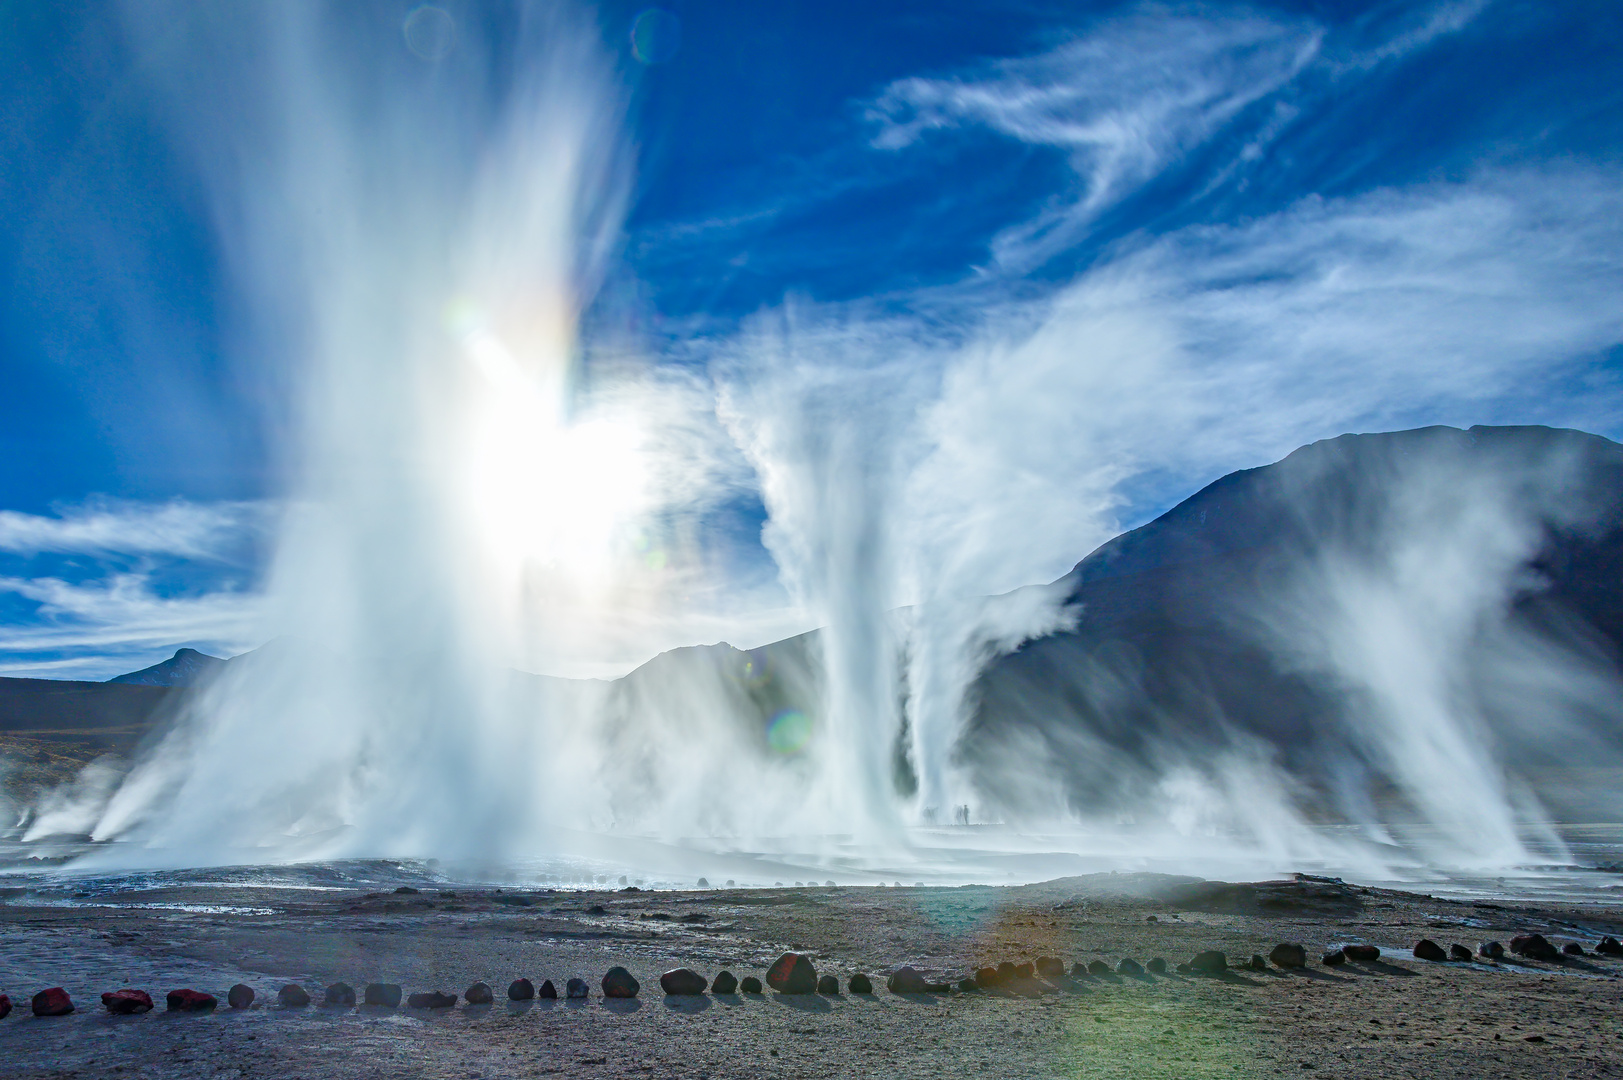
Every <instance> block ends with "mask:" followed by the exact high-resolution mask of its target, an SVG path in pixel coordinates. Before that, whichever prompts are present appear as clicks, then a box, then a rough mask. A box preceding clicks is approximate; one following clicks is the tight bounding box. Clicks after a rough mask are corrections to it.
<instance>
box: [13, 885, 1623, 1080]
mask: <svg viewBox="0 0 1623 1080" xmlns="http://www.w3.org/2000/svg"><path fill="white" fill-rule="evenodd" d="M12 880H13V882H14V884H13V885H12V886H10V887H9V888H5V889H4V890H0V992H3V993H7V994H9V995H10V996H11V998H12V1000H13V1002H14V1004H15V1005H16V1006H18V1011H15V1012H13V1014H12V1015H11V1017H10V1018H8V1019H6V1020H3V1021H0V1062H3V1063H4V1064H3V1066H0V1074H3V1075H4V1076H6V1077H8V1078H10V1077H17V1078H34V1077H81V1076H82V1077H92V1076H95V1077H105V1076H154V1077H157V1076H162V1077H194V1076H195V1077H234V1076H235V1077H278V1078H280V1077H308V1078H317V1077H340V1076H342V1077H346V1078H348V1077H380V1078H381V1077H453V1076H454V1077H492V1078H494V1077H519V1076H546V1075H554V1074H566V1075H569V1076H609V1075H612V1076H633V1077H665V1076H673V1077H674V1076H682V1077H696V1076H712V1077H732V1076H738V1077H743V1076H750V1077H762V1076H765V1077H776V1076H783V1077H801V1076H847V1075H860V1074H870V1073H879V1074H882V1075H887V1076H891V1075H894V1076H919V1077H924V1076H930V1077H940V1076H946V1075H951V1076H966V1075H968V1076H999V1077H1003V1076H1008V1077H1113V1076H1120V1077H1128V1076H1131V1077H1179V1078H1185V1077H1217V1076H1221V1077H1251V1076H1278V1075H1290V1076H1302V1075H1309V1074H1311V1075H1315V1076H1370V1077H1374V1076H1380V1077H1382V1078H1386V1077H1390V1076H1394V1075H1396V1076H1410V1075H1413V1076H1428V1077H1431V1076H1436V1077H1456V1076H1457V1077H1535V1076H1550V1077H1558V1076H1567V1077H1585V1076H1609V1075H1612V1074H1613V1073H1614V1072H1616V1071H1619V1070H1623V1024H1620V1023H1619V1006H1620V1005H1623V981H1620V980H1619V978H1618V976H1619V975H1623V962H1619V961H1615V960H1611V959H1606V958H1602V957H1596V956H1593V955H1591V956H1586V957H1581V958H1573V959H1570V960H1568V961H1566V962H1563V963H1560V964H1540V963H1511V962H1502V963H1497V964H1494V963H1469V964H1466V963H1426V962H1423V961H1419V960H1416V959H1414V958H1413V957H1412V955H1410V949H1411V947H1412V945H1413V943H1414V941H1415V940H1417V939H1418V938H1420V937H1429V938H1431V939H1433V940H1436V941H1438V942H1440V943H1441V944H1443V945H1444V947H1447V946H1448V945H1449V944H1451V943H1454V942H1459V943H1462V944H1466V945H1469V946H1470V947H1472V948H1473V949H1474V948H1475V947H1476V945H1477V944H1478V943H1479V942H1481V941H1482V940H1485V939H1490V938H1496V939H1499V940H1502V941H1507V942H1508V940H1509V938H1510V937H1511V936H1513V935H1514V934H1516V933H1520V932H1526V931H1537V932H1540V933H1543V934H1545V935H1546V936H1547V937H1549V938H1550V939H1551V940H1553V941H1554V942H1555V943H1556V944H1558V945H1560V944H1564V943H1566V942H1568V941H1576V942H1579V943H1581V944H1582V945H1583V946H1584V947H1585V949H1586V950H1592V947H1593V945H1594V944H1595V943H1596V942H1597V941H1598V940H1599V938H1600V936H1601V935H1602V934H1606V933H1611V934H1617V933H1619V932H1620V931H1623V910H1616V909H1613V908H1610V907H1608V906H1605V905H1599V904H1538V905H1532V906H1529V905H1517V904H1511V903H1504V902H1490V901H1475V902H1472V901H1469V900H1444V899H1434V898H1431V897H1426V896H1419V895H1415V894H1411V893H1403V892H1396V891H1392V890H1383V889H1373V888H1364V887H1360V886H1356V885H1348V884H1342V883H1339V882H1335V881H1316V880H1291V881H1284V882H1274V883H1260V884H1255V885H1239V886H1232V885H1231V886H1224V885H1220V884H1215V883H1202V882H1199V881H1197V880H1195V879H1188V878H1176V877H1171V876H1167V875H1152V874H1099V875H1089V876H1086V877H1077V878H1068V879H1063V880H1059V881H1053V882H1048V883H1046V884H1041V885H1028V886H1020V887H989V886H965V887H961V888H950V887H940V888H911V887H903V888H897V887H885V888H875V887H846V888H838V887H836V888H829V887H802V888H783V889H750V890H727V889H717V890H701V891H666V890H660V891H652V892H623V891H618V890H616V891H608V890H603V891H596V892H591V891H561V890H560V891H548V890H545V889H514V888H504V889H496V888H492V887H488V886H469V885H460V884H455V883H449V882H444V881H440V882H429V881H426V880H418V881H417V883H416V884H415V885H412V886H408V887H411V888H418V889H419V891H418V892H416V893H409V892H406V893H397V892H394V891H393V888H396V887H398V886H393V885H391V884H390V882H392V881H395V880H398V875H397V874H393V873H392V872H391V871H390V870H389V868H387V867H383V868H380V869H379V871H378V872H377V873H375V874H373V873H370V872H369V868H368V867H366V866H364V865H359V866H347V867H334V868H330V869H329V870H328V871H326V872H323V873H319V874H310V875H306V876H305V877H304V878H303V879H301V880H299V881H296V882H293V883H289V882H287V881H282V882H280V883H277V884H269V883H267V882H266V881H265V880H263V875H256V874H254V873H249V872H244V873H241V874H239V875H236V876H235V877H233V875H231V874H221V875H217V876H216V878H215V880H214V881H212V882H211V883H209V884H182V883H177V882H176V881H175V880H174V879H173V878H172V877H169V876H165V875H149V876H144V877H138V878H129V877H125V878H109V879H101V880H93V879H79V880H74V881H63V880H60V879H53V878H47V877H37V878H13V879H12ZM1280 941H1296V942H1301V943H1302V944H1304V945H1306V946H1307V947H1308V949H1309V952H1310V954H1311V955H1312V957H1313V962H1312V963H1311V964H1310V966H1309V968H1308V969H1306V970H1305V971H1300V972H1292V973H1286V972H1282V971H1279V970H1278V969H1270V970H1268V971H1265V972H1257V971H1245V970H1241V971H1233V972H1230V973H1229V974H1228V975H1227V976H1226V977H1223V978H1209V977H1203V976H1196V975H1183V976H1180V975H1177V974H1175V973H1174V974H1171V975H1169V976H1166V977H1156V976H1143V977H1137V978H1135V977H1124V976H1117V975H1114V974H1112V975H1108V976H1104V977H1089V978H1085V979H1081V980H1078V981H1075V982H1071V981H1069V980H1060V981H1058V982H1057V983H1051V982H1046V981H1041V980H1036V979H1033V980H1029V981H1023V982H1021V983H1018V984H1016V985H1015V986H1014V987H1013V988H1011V989H1008V990H994V991H978V992H973V993H964V992H960V991H957V990H954V991H953V992H951V993H948V994H926V995H896V994H891V993H889V992H887V991H885V990H884V989H882V988H881V989H879V990H878V992H877V993H875V994H872V995H853V994H850V993H841V994H837V995H810V996H790V995H780V994H775V993H770V992H769V993H767V994H765V995H751V994H738V995H704V996H701V997H693V998H667V997H665V996H664V995H662V994H661V993H660V991H659V986H658V974H659V973H660V972H661V971H663V970H666V969H668V968H671V967H675V966H678V965H685V966H689V967H693V968H695V969H697V970H698V971H700V972H702V973H704V974H705V975H706V976H712V975H714V974H715V973H716V972H717V971H719V970H721V969H723V968H726V969H727V970H730V971H732V972H733V973H734V974H735V975H738V976H740V977H742V976H744V975H747V974H754V975H757V976H760V975H762V974H763V973H764V970H765V968H766V966H767V965H768V964H769V963H770V962H771V960H772V959H773V958H774V957H775V956H776V955H778V953H780V952H782V951H784V950H786V949H791V948H792V949H797V950H801V951H805V952H807V953H809V954H810V955H812V956H813V958H814V960H815V963H816V964H817V966H818V969H819V970H820V971H822V972H827V973H831V974H835V975H837V976H839V977H840V980H841V984H842V988H843V987H844V985H845V983H846V980H847V978H848V977H849V975H851V974H852V973H854V972H857V971H863V972H866V973H868V974H870V975H872V976H874V977H875V982H876V984H879V985H880V986H881V987H882V981H881V979H880V978H879V977H880V976H882V975H883V974H884V973H886V972H887V971H889V970H891V969H892V968H894V967H896V966H899V965H901V964H912V965H913V966H915V967H917V968H919V969H921V970H925V971H928V972H931V973H933V974H936V975H939V976H942V977H952V978H954V979H956V978H958V977H961V976H963V975H965V974H969V973H970V972H972V971H973V970H974V969H975V968H976V967H979V966H981V965H984V964H987V963H994V962H996V961H999V960H1003V959H1009V960H1013V961H1016V962H1019V961H1023V960H1034V959H1035V958H1036V957H1037V956H1039V955H1052V956H1055V957H1059V958H1062V959H1063V960H1064V961H1065V962H1066V963H1067V965H1069V964H1071V963H1074V962H1078V961H1080V962H1083V963H1084V964H1085V963H1087V962H1088V961H1092V960H1103V961H1105V962H1107V963H1108V964H1110V965H1111V966H1112V967H1113V966H1114V965H1115V963H1116V962H1117V961H1118V960H1119V959H1121V958H1122V957H1133V958H1136V959H1138V960H1140V961H1147V960H1149V959H1150V958H1151V957H1154V956H1162V957H1165V958H1167V959H1168V960H1169V961H1171V962H1172V963H1173V964H1174V965H1175V964H1176V963H1178V962H1180V961H1185V960H1188V959H1189V958H1190V957H1191V956H1193V954H1195V953H1196V952H1199V951H1201V950H1204V949H1219V950H1222V951H1223V952H1225V953H1226V954H1227V955H1228V956H1229V958H1230V960H1231V962H1233V963H1238V962H1239V961H1240V960H1242V959H1247V958H1249V957H1250V956H1251V955H1252V954H1253V953H1262V954H1265V955H1266V954H1267V953H1268V951H1269V950H1270V949H1271V947H1272V946H1273V945H1274V944H1276V943H1278V942H1280ZM1344 942H1367V943H1371V944H1375V945H1378V946H1380V947H1381V949H1382V951H1383V956H1382V959H1381V960H1380V961H1379V962H1375V963H1370V964H1346V965H1341V966H1338V967H1334V968H1327V967H1324V966H1323V965H1321V964H1319V963H1318V957H1319V955H1320V954H1321V953H1322V952H1323V951H1324V950H1325V949H1326V948H1327V947H1329V946H1331V945H1334V944H1337V943H1344ZM615 964H620V965H624V966H625V967H627V968H628V969H630V970H631V972H632V973H633V974H634V975H636V977H637V978H638V979H640V980H641V981H642V984H643V985H642V992H641V994H640V995H639V997H638V998H637V999H635V1000H634V1001H631V1002H613V1001H606V1000H605V999H604V998H603V997H602V994H601V992H600V990H599V989H598V980H599V979H600V978H601V976H602V974H603V972H604V971H606V970H607V969H608V968H609V967H610V966H612V965H615ZM576 975H578V976H581V977H583V978H586V979H587V980H588V981H589V982H590V983H591V984H592V988H593V990H592V996H591V998H590V999H589V1000H588V1001H586V1002H584V1003H577V1002H566V1001H559V1002H529V1003H513V1002H508V1001H507V1000H505V990H506V987H507V985H508V983H509V982H510V981H511V980H512V979H515V978H518V977H520V976H524V977H528V978H530V979H532V980H534V981H535V982H536V983H537V984H539V983H540V982H541V980H542V979H544V978H550V979H552V980H553V981H554V982H555V983H557V984H558V985H559V986H560V987H562V985H563V982H564V980H566V979H567V978H569V977H571V976H576ZM337 980H343V981H346V982H348V983H351V984H353V985H354V986H356V987H357V988H360V987H362V986H364V985H365V984H366V983H368V982H373V981H380V982H392V983H399V984H401V985H402V986H403V988H404V989H405V992H406V993H408V994H409V993H411V992H413V991H417V990H434V989H439V990H446V991H450V992H453V993H458V994H460V993H461V992H462V991H463V990H464V989H465V988H466V987H467V986H468V985H470V984H472V983H474V982H476V981H483V982H486V983H489V984H490V985H491V986H493V987H495V989H496V996H497V1002H496V1004H494V1005H490V1006H470V1005H467V1004H465V1003H459V1004H458V1005H457V1006H456V1007H454V1008H451V1009H443V1010H432V1011H429V1010H413V1009H408V1008H400V1009H384V1008H377V1007H370V1008H369V1007H365V1006H362V1007H347V1008H323V1007H321V1006H320V1005H319V1004H317V1005H314V1006H311V1007H307V1008H298V1009H286V1008H281V1007H279V1006H278V1005H277V1004H276V1003H275V1002H276V991H277V989H278V988H279V987H281V986H282V985H284V984H285V983H288V982H299V983H302V984H304V985H305V986H307V987H309V988H310V989H312V991H315V993H316V1000H317V1002H319V1001H320V999H321V995H320V992H319V988H320V987H322V986H325V985H326V984H328V983H331V982H334V981H337ZM238 982H242V983H246V984H248V985H250V986H252V987H253V988H254V989H255V990H256V992H257V995H258V998H257V1001H256V1003H255V1007H253V1008H250V1009H247V1010H243V1011H233V1010H230V1009H227V1008H225V1007H224V1004H223V1003H224V997H225V992H226V990H227V988H228V987H230V986H231V985H233V984H235V983H238ZM57 985H60V986H63V987H65V988H66V989H67V990H68V992H69V993H70V994H71V995H72V997H73V999H74V1001H75V1002H76V1004H77V1005H78V1011H77V1012H75V1013H74V1014H73V1015H71V1016H66V1017H58V1018H36V1017H33V1016H32V1015H29V1009H28V1004H27V1001H28V998H29V997H30V996H31V995H32V994H33V993H34V992H35V991H37V990H39V989H42V988H44V987H47V986H57ZM125 986H130V987H136V988H140V989H145V990H147V991H148V992H149V993H151V994H152V995H153V997H154V998H155V999H157V1000H158V1001H159V1006H158V1011H156V1012H153V1013H151V1014H147V1015H144V1016H133V1017H113V1016H109V1015H107V1014H106V1013H105V1011H104V1010H103V1009H102V1008H101V1006H100V1004H99V995H100V993H101V992H102V991H104V990H113V989H118V988H121V987H125ZM182 986H185V987H192V988H195V989H199V990H203V991H206V992H209V993H212V994H215V995H217V996H219V997H220V998H221V1001H222V1006H221V1008H220V1009H218V1010H217V1011H216V1012H214V1013H212V1014H206V1015H189V1014H176V1013H168V1012H165V1011H163V1005H162V995H163V993H164V992H166V991H168V990H170V989H175V988H178V987H182Z"/></svg>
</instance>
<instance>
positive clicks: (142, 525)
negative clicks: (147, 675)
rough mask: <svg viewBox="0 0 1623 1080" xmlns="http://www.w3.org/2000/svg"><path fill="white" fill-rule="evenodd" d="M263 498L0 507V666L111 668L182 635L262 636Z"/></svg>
mask: <svg viewBox="0 0 1623 1080" xmlns="http://www.w3.org/2000/svg"><path fill="white" fill-rule="evenodd" d="M274 515H275V510H274V508H273V507H272V506H271V505H269V504H267V503H262V502H220V503H198V502H189V501H184V500H172V501H169V502H164V503H140V502H133V501H119V500H106V499H101V500H92V501H89V502H86V503H83V504H80V505H74V506H63V507H59V508H57V509H56V511H55V512H54V513H53V514H49V515H44V514H28V513H23V512H20V511H15V510H4V511H0V674H6V675H33V676H41V677H54V678H63V677H74V678H106V677H108V676H110V675H117V674H120V673H122V672H124V671H128V670H132V669H134V668H138V667H144V666H146V665H147V664H150V663H153V662H154V661H155V660H159V659H162V658H163V657H165V656H167V655H168V654H169V653H170V652H172V651H173V650H174V649H175V648H176V647H178V646H181V645H190V646H194V647H197V648H201V649H204V651H213V652H216V653H227V654H229V653H234V652H241V651H243V649H245V648H250V647H252V646H253V645H256V644H258V643H259V635H260V634H261V633H262V632H263V630H262V621H261V615H262V613H263V606H264V600H263V597H262V596H261V594H260V593H259V591H258V589H259V586H258V582H257V578H258V576H259V573H260V566H259V560H260V555H259V549H260V547H261V545H262V544H263V542H264V541H265V538H266V534H267V531H268V527H269V525H270V523H271V520H272V518H273V517H274Z"/></svg>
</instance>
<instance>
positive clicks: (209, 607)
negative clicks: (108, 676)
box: [0, 574, 264, 674]
mask: <svg viewBox="0 0 1623 1080" xmlns="http://www.w3.org/2000/svg"><path fill="white" fill-rule="evenodd" d="M0 593H10V594H13V595H16V596H20V597H22V598H23V599H25V600H29V601H32V602H34V603H35V604H37V605H38V607H37V611H36V614H35V616H34V618H33V619H31V620H30V621H29V622H28V623H26V624H22V625H17V624H13V625H9V626H4V627H0V656H3V655H7V654H10V655H11V656H13V657H14V659H12V660H9V661H6V662H5V663H4V664H0V667H5V668H6V669H8V670H12V671H17V670H23V669H40V668H42V667H50V666H53V665H58V664H61V663H62V662H63V661H62V660H59V659H56V658H43V659H41V660H40V661H38V662H31V661H29V660H28V659H26V658H27V657H28V656H29V655H30V654H40V653H67V654H70V656H71V655H81V656H82V655H87V654H96V655H98V656H107V655H109V654H110V655H113V656H119V657H122V656H126V655H129V654H130V653H132V652H136V651H141V650H152V649H158V650H169V649H173V648H174V647H175V646H176V645H178V644H181V643H186V642H194V643H204V644H208V645H212V646H214V647H216V648H219V649H222V650H223V651H225V652H241V651H243V649H245V648H250V647H252V646H253V645H256V644H259V641H258V640H257V635H258V634H259V633H261V632H262V629H261V628H262V625H263V624H262V621H261V615H262V609H263V603H264V602H263V599H262V598H261V597H260V596H258V595H256V594H253V593H244V592H237V591H227V590H219V591H213V592H205V593H202V594H199V595H193V596H162V595H159V594H158V593H157V592H156V591H154V589H153V587H152V581H151V579H150V578H149V577H148V576H146V575H144V574H116V575H113V576H111V577H110V578H107V579H105V580H101V581H94V582H89V583H83V584H74V583H70V582H66V581H61V580H58V579H56V578H33V579H28V578H15V577H0ZM114 673H115V674H116V672H114Z"/></svg>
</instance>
